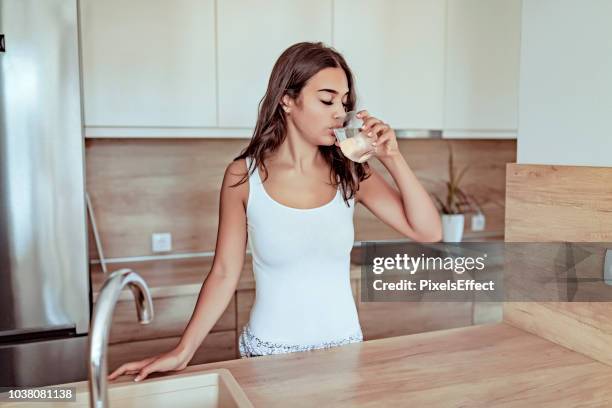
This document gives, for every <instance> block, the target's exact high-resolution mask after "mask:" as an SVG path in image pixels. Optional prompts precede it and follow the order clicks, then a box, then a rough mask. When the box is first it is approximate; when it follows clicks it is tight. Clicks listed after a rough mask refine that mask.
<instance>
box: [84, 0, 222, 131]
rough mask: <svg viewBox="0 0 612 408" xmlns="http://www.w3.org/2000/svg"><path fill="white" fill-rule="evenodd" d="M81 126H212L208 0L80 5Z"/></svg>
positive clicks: (114, 0) (91, 0) (111, 0)
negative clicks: (82, 109) (83, 106)
mask: <svg viewBox="0 0 612 408" xmlns="http://www.w3.org/2000/svg"><path fill="white" fill-rule="evenodd" d="M80 4H81V12H80V22H81V38H82V61H83V66H82V69H83V89H84V105H85V125H86V126H104V127H106V126H124V127H128V126H139V127H146V126H151V127H204V126H216V88H215V28H214V27H215V18H214V0H173V1H168V0H104V1H99V0H81V2H80Z"/></svg>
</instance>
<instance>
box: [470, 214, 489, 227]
mask: <svg viewBox="0 0 612 408" xmlns="http://www.w3.org/2000/svg"><path fill="white" fill-rule="evenodd" d="M485 225H486V219H485V216H484V214H483V213H481V212H479V213H477V214H474V215H473V216H472V231H483V230H484V229H485Z"/></svg>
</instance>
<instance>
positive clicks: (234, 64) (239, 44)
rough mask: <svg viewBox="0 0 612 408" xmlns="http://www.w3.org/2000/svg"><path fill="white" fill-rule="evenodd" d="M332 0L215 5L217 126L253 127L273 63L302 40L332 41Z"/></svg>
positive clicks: (235, 0) (226, 0)
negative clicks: (217, 84) (216, 27)
mask: <svg viewBox="0 0 612 408" xmlns="http://www.w3.org/2000/svg"><path fill="white" fill-rule="evenodd" d="M331 19H332V0H310V1H287V0H262V1H249V0H221V1H218V3H217V25H218V38H217V40H218V42H217V47H218V60H217V63H218V79H219V126H221V127H246V128H254V127H255V123H256V120H257V111H258V106H259V102H260V100H261V99H262V98H263V96H264V94H265V92H266V88H267V84H268V79H269V77H270V73H271V72H272V67H273V66H274V63H275V62H276V60H277V58H278V57H279V56H280V55H281V53H282V52H283V51H284V50H285V49H286V48H288V47H289V46H290V45H292V44H294V43H297V42H301V41H322V42H324V43H325V44H328V45H329V44H331V27H332V25H331Z"/></svg>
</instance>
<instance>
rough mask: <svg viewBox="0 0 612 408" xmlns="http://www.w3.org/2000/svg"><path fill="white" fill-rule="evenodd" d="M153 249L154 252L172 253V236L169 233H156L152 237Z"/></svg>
mask: <svg viewBox="0 0 612 408" xmlns="http://www.w3.org/2000/svg"><path fill="white" fill-rule="evenodd" d="M151 247H152V249H153V252H168V251H172V234H170V233H169V232H154V233H153V235H151Z"/></svg>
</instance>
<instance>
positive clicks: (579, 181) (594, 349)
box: [504, 164, 612, 364]
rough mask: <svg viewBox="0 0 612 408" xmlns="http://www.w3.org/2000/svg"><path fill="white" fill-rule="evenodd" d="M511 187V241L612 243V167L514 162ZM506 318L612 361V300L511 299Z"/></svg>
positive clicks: (508, 195)
mask: <svg viewBox="0 0 612 408" xmlns="http://www.w3.org/2000/svg"><path fill="white" fill-rule="evenodd" d="M506 189H507V191H506V235H505V239H506V241H507V242H564V241H566V242H602V243H605V242H611V241H612V167H575V166H545V165H524V164H521V165H519V164H509V165H508V167H507V184H506ZM602 256H603V255H602ZM602 263H603V262H602V261H601V260H599V261H598V262H594V263H593V264H594V267H597V268H598V270H595V271H588V272H589V273H591V274H594V275H596V276H598V277H599V279H601V274H602V269H603V268H602V267H601V265H602ZM504 321H506V322H508V323H510V324H512V325H515V326H517V327H520V328H522V329H524V330H527V331H530V332H532V333H535V334H537V335H539V336H541V337H544V338H546V339H548V340H551V341H554V342H556V343H558V344H560V345H562V346H565V347H567V348H570V349H572V350H575V351H578V352H580V353H583V354H586V355H588V356H590V357H592V358H595V359H597V360H599V361H602V362H604V363H607V364H612V303H605V302H576V303H568V302H506V303H504Z"/></svg>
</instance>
